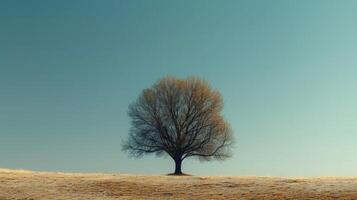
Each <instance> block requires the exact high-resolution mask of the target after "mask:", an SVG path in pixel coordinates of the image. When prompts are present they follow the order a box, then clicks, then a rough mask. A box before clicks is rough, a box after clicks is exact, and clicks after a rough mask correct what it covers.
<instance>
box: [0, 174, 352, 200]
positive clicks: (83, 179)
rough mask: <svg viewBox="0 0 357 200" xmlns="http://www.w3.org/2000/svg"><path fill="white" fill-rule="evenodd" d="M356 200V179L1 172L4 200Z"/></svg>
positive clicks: (0, 194) (0, 188) (0, 185)
mask: <svg viewBox="0 0 357 200" xmlns="http://www.w3.org/2000/svg"><path fill="white" fill-rule="evenodd" d="M10 199H23V200H25V199H26V200H37V199H41V200H50V199H58V200H60V199H61V200H68V199H75V200H82V199H83V200H84V199H85V200H89V199H103V200H111V199H155V200H156V199H357V178H336V177H323V178H274V177H198V176H180V177H175V176H142V175H140V176H139V175H125V174H79V173H78V174H73V173H48V172H30V171H25V170H20V171H19V170H5V169H0V200H10Z"/></svg>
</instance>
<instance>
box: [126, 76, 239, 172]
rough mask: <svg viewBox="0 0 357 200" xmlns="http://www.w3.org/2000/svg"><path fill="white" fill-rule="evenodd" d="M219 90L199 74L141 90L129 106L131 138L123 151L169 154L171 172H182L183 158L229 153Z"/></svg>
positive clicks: (217, 156)
mask: <svg viewBox="0 0 357 200" xmlns="http://www.w3.org/2000/svg"><path fill="white" fill-rule="evenodd" d="M222 109H223V101H222V98H221V95H220V93H219V92H218V91H217V90H213V89H212V88H211V87H210V86H209V84H208V83H207V82H206V81H203V80H200V79H198V78H194V77H191V78H188V79H178V78H174V77H165V78H163V79H161V80H159V81H158V82H157V83H155V84H154V85H153V86H152V87H150V88H148V89H144V90H143V91H142V93H141V95H140V96H139V98H138V99H137V101H136V102H134V103H132V104H131V105H130V106H129V112H128V115H129V117H130V118H131V125H132V127H131V129H130V132H129V138H128V139H127V140H126V141H125V142H124V144H123V150H125V151H128V152H129V153H130V154H131V155H133V156H135V157H141V156H143V155H145V154H156V155H157V156H162V155H169V156H170V157H171V158H172V159H173V160H174V161H175V172H174V174H175V175H179V174H182V170H181V165H182V161H183V160H184V159H185V158H188V157H196V158H198V159H199V160H201V161H209V160H212V159H218V160H223V159H225V158H228V157H230V147H231V144H232V141H233V139H232V132H231V129H230V126H229V124H228V123H227V122H226V121H225V120H224V118H223V117H222V115H221V111H222Z"/></svg>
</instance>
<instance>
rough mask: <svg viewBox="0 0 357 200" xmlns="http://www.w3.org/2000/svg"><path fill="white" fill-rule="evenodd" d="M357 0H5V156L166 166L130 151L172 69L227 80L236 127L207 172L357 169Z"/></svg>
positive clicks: (77, 164) (21, 162) (0, 96)
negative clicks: (140, 107) (142, 100)
mask: <svg viewBox="0 0 357 200" xmlns="http://www.w3.org/2000/svg"><path fill="white" fill-rule="evenodd" d="M356 8H357V1H352V0H351V1H328V0H326V1H325V0H321V1H318V0H315V1H310V0H306V1H303V0H301V1H300V0H299V1H289V0H281V1H264V0H262V1H251V0H247V1H206V0H201V1H199V0H197V1H167V0H163V1H132V0H130V1H122V0H121V1H110V0H106V1H100V0H97V1H89V0H85V1H79V0H77V1H64V0H62V1H25V0H24V1H12V0H2V1H0V167H4V168H5V167H6V168H22V169H31V170H46V171H74V172H119V173H140V174H165V173H168V172H171V171H172V170H173V167H174V165H173V162H172V161H171V160H170V159H169V158H156V157H154V156H149V157H146V158H143V159H132V158H128V156H127V154H126V153H124V152H121V147H120V144H121V141H122V140H123V139H124V138H126V136H127V135H128V130H129V127H130V123H129V122H130V120H129V118H128V116H127V109H128V105H129V103H131V102H132V101H134V100H135V99H136V98H137V97H138V95H139V93H140V92H141V90H142V89H144V88H146V87H149V86H151V84H153V83H154V82H155V81H157V80H158V79H160V78H161V77H163V76H165V75H174V76H177V77H181V78H185V77H187V76H191V75H194V76H199V77H201V78H203V79H205V80H207V81H209V82H210V83H211V85H212V86H213V87H214V88H216V89H218V90H220V91H221V93H222V95H223V97H224V102H225V107H224V113H223V114H224V116H225V117H226V119H227V120H228V121H229V122H230V123H231V125H232V128H233V130H234V135H235V137H236V145H235V147H234V150H233V151H234V156H233V157H232V158H231V159H229V160H227V161H224V162H209V163H208V162H205V163H200V162H198V161H195V160H192V159H188V160H185V162H184V163H183V170H184V171H185V172H187V173H192V174H198V175H259V176H266V175H268V176H321V175H336V176H342V175H344V176H351V175H354V176H357V171H356V169H357V156H356V155H357V105H356V104H357V91H356V86H357V78H356V76H357V37H356V36H357V23H356V22H357V12H356Z"/></svg>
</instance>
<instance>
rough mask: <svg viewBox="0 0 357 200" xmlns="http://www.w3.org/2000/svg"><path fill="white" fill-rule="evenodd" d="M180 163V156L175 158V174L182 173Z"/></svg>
mask: <svg viewBox="0 0 357 200" xmlns="http://www.w3.org/2000/svg"><path fill="white" fill-rule="evenodd" d="M181 164H182V160H181V158H179V159H175V173H174V174H176V175H180V174H182V171H181Z"/></svg>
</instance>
